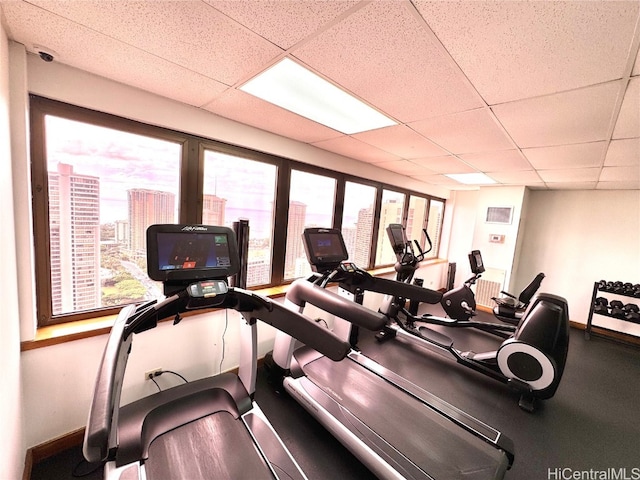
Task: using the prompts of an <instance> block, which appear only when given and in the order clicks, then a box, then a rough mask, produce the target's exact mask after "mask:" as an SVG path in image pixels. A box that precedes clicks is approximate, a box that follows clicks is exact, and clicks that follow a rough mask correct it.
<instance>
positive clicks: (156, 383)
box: [148, 370, 189, 392]
mask: <svg viewBox="0 0 640 480" xmlns="http://www.w3.org/2000/svg"><path fill="white" fill-rule="evenodd" d="M164 373H170V374H172V375H175V376H176V377H180V378H181V379H182V381H183V382H184V383H189V380H187V379H186V378H184V376H182V375H180V374H179V373H178V372H174V371H173V370H157V371H155V372H153V373H150V374H149V377H148V378H149V380H151V381H152V382H153V383H155V385H156V387H157V388H158V391H159V392H161V391H162V389H161V388H160V385H158V382H156V377H159V376H160V375H162V374H164Z"/></svg>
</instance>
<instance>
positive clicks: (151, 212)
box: [127, 188, 175, 257]
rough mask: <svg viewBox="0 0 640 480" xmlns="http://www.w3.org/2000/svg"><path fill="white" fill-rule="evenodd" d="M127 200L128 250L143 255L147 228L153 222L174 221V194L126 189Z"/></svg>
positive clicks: (144, 253)
mask: <svg viewBox="0 0 640 480" xmlns="http://www.w3.org/2000/svg"><path fill="white" fill-rule="evenodd" d="M127 194H128V200H129V250H131V253H132V254H134V255H136V256H140V257H145V256H146V252H147V228H148V227H149V225H153V224H155V223H175V194H173V193H170V192H161V191H157V190H147V189H144V188H134V189H131V190H127Z"/></svg>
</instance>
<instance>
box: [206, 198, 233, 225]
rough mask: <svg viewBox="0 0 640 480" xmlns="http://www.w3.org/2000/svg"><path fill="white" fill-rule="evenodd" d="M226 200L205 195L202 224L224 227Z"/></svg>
mask: <svg viewBox="0 0 640 480" xmlns="http://www.w3.org/2000/svg"><path fill="white" fill-rule="evenodd" d="M226 205H227V199H226V198H220V197H218V196H216V195H208V194H205V195H203V196H202V224H203V225H224V210H225V207H226Z"/></svg>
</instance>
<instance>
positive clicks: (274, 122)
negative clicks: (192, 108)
mask: <svg viewBox="0 0 640 480" xmlns="http://www.w3.org/2000/svg"><path fill="white" fill-rule="evenodd" d="M203 108H204V109H205V110H209V111H210V112H213V113H216V114H218V115H220V116H222V117H225V118H230V119H231V120H235V121H237V122H241V123H245V124H247V125H251V126H253V127H257V128H260V129H262V130H266V131H268V132H273V133H277V134H278V135H282V136H284V137H288V138H293V139H295V140H299V141H301V142H308V143H313V142H318V141H321V140H326V139H328V138H334V137H336V136H337V135H341V134H340V133H339V132H336V131H335V130H332V129H331V128H329V127H325V126H324V125H321V124H319V123H316V122H313V121H311V120H309V119H306V118H304V117H301V116H300V115H296V114H295V113H292V112H290V111H288V110H285V109H284V108H280V107H277V106H275V105H273V104H271V103H269V102H265V101H264V100H261V99H259V98H257V97H254V96H253V95H249V94H247V93H244V92H243V91H240V90H235V89H229V90H227V91H226V92H225V93H224V94H223V95H221V96H219V97H218V98H216V99H215V100H214V101H213V102H210V103H208V104H207V105H205V106H204V107H203Z"/></svg>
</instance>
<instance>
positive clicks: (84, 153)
mask: <svg viewBox="0 0 640 480" xmlns="http://www.w3.org/2000/svg"><path fill="white" fill-rule="evenodd" d="M44 127H45V130H46V132H47V136H46V142H45V145H44V150H45V156H46V174H47V184H48V198H49V202H48V218H49V256H50V259H49V264H50V276H49V282H50V289H51V302H50V305H49V308H50V311H51V316H52V317H57V316H61V315H67V314H71V313H75V312H84V311H91V310H95V309H99V308H103V307H112V306H117V305H122V304H126V303H132V302H139V301H142V300H148V299H152V298H157V297H158V296H159V294H160V293H161V290H160V289H158V285H156V284H155V283H154V282H152V281H150V280H149V279H148V278H147V275H146V229H147V227H148V226H149V225H151V224H153V223H175V222H176V221H177V219H178V204H179V202H178V200H179V190H180V185H179V181H178V179H179V178H180V175H179V173H180V162H181V154H182V152H181V145H180V144H179V143H175V142H169V141H165V140H160V139H157V138H150V137H147V136H143V135H138V134H134V133H129V132H123V131H120V130H116V129H112V128H106V127H102V126H98V125H93V124H89V123H84V122H80V121H74V120H69V119H67V118H62V117H58V116H54V115H45V117H44Z"/></svg>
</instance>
